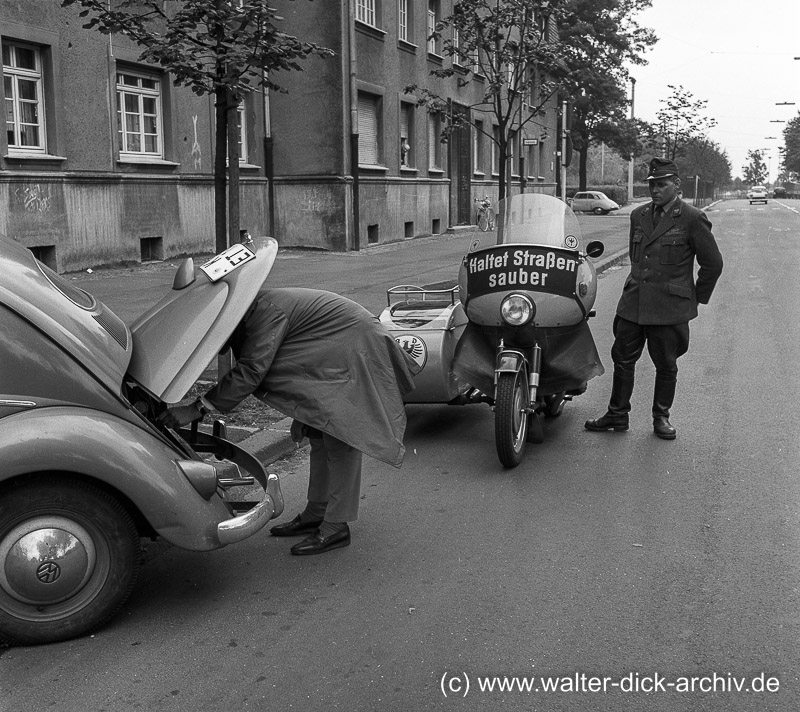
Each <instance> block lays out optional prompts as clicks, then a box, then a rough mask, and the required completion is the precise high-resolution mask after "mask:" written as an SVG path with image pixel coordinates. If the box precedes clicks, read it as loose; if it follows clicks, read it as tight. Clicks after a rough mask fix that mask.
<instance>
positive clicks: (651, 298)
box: [617, 198, 722, 324]
mask: <svg viewBox="0 0 800 712" xmlns="http://www.w3.org/2000/svg"><path fill="white" fill-rule="evenodd" d="M653 207H654V205H653V203H652V202H651V203H647V204H645V205H642V206H640V207H637V208H635V209H634V211H633V212H632V213H631V227H630V240H629V244H628V250H629V253H630V260H631V272H630V274H629V275H628V279H627V280H626V281H625V286H624V287H623V289H622V296H621V297H620V300H619V304H618V305H617V314H618V315H619V316H621V317H622V318H623V319H627V320H628V321H632V322H635V323H637V324H681V323H684V322H688V321H690V320H691V319H694V318H695V317H696V316H697V304H698V302H699V303H700V304H708V301H709V300H710V299H711V293H712V292H713V291H714V285H715V284H716V283H717V280H718V279H719V276H720V274H721V273H722V255H721V254H720V251H719V248H718V247H717V243H716V240H715V239H714V235H713V234H712V233H711V222H710V221H709V219H708V217H707V216H706V214H705V213H704V212H703V211H702V210H698V209H697V208H695V207H694V206H692V205H688V204H687V203H684V202H683V201H682V200H681V199H680V198H678V199H676V200H675V202H674V203H673V205H672V207H671V209H670V210H669V212H668V213H665V214H664V216H663V217H662V218H661V221H660V222H659V224H658V226H657V227H655V228H654V227H653ZM695 259H696V260H697V264H698V265H699V267H700V269H699V271H698V274H697V280H696V281H695V276H694V267H695Z"/></svg>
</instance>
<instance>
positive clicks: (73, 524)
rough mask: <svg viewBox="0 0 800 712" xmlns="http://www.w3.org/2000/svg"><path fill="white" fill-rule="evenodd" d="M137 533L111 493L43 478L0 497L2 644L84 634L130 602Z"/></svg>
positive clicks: (86, 484) (79, 483) (136, 563)
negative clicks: (128, 599)
mask: <svg viewBox="0 0 800 712" xmlns="http://www.w3.org/2000/svg"><path fill="white" fill-rule="evenodd" d="M141 558H142V557H141V544H140V539H139V533H138V531H137V530H136V526H135V524H134V523H133V520H132V519H131V517H130V515H129V514H128V512H127V511H126V509H125V508H124V507H123V506H122V504H121V503H120V502H119V501H118V500H117V499H116V498H115V497H114V496H113V495H111V494H110V493H108V492H106V491H105V490H103V489H100V488H99V487H97V486H95V485H93V484H91V483H89V482H85V481H82V480H72V479H67V480H65V479H64V478H62V477H56V476H52V475H43V476H38V477H31V478H27V479H25V480H24V481H21V482H20V483H14V484H12V485H11V486H9V487H8V488H6V489H5V490H4V491H3V492H2V494H0V641H4V642H6V643H10V644H17V645H34V644H38V643H49V642H54V641H58V640H66V639H68V638H73V637H75V636H78V635H82V634H85V633H87V632H89V631H91V630H93V629H95V628H97V627H98V626H100V625H102V624H103V623H105V622H106V621H107V620H108V619H109V618H111V617H112V616H113V615H114V614H115V613H116V612H117V610H119V608H120V606H122V604H123V603H124V602H125V600H126V599H127V598H128V596H129V595H130V592H131V590H132V589H133V586H134V584H135V583H136V577H137V575H138V572H139V566H140V564H141Z"/></svg>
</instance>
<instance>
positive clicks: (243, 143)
mask: <svg viewBox="0 0 800 712" xmlns="http://www.w3.org/2000/svg"><path fill="white" fill-rule="evenodd" d="M236 116H237V118H238V123H239V163H247V112H246V110H245V105H244V102H242V103H240V104H239V108H238V109H237V111H236Z"/></svg>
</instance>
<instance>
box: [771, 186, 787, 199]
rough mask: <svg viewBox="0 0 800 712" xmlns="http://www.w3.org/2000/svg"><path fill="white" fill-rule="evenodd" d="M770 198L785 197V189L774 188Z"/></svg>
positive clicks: (780, 187) (781, 187)
mask: <svg viewBox="0 0 800 712" xmlns="http://www.w3.org/2000/svg"><path fill="white" fill-rule="evenodd" d="M772 197H773V198H785V197H786V188H784V187H783V186H776V187H775V188H773V189H772Z"/></svg>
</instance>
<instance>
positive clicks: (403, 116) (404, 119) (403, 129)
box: [400, 104, 409, 138]
mask: <svg viewBox="0 0 800 712" xmlns="http://www.w3.org/2000/svg"><path fill="white" fill-rule="evenodd" d="M408 112H409V108H408V106H406V105H405V104H402V105H401V108H400V138H409V136H408Z"/></svg>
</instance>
